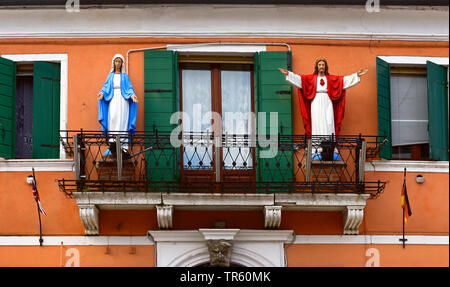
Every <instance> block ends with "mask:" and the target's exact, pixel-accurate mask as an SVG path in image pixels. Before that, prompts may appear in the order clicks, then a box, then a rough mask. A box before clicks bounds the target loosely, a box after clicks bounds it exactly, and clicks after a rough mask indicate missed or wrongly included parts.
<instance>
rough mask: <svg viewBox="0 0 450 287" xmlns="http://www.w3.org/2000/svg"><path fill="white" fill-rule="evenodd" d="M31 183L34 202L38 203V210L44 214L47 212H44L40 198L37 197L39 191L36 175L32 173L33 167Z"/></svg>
mask: <svg viewBox="0 0 450 287" xmlns="http://www.w3.org/2000/svg"><path fill="white" fill-rule="evenodd" d="M32 185H33V196H34V200H36V202H37V205H38V208H39V212H41V213H42V214H45V215H46V214H47V213H45V210H44V209H43V208H42V205H41V199H40V198H39V191H38V189H37V184H36V177H35V175H34V169H33V182H32Z"/></svg>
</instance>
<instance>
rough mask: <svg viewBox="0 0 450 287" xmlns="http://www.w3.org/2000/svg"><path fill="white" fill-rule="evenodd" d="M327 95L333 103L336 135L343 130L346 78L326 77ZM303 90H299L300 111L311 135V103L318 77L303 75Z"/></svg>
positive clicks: (307, 131) (306, 129)
mask: <svg viewBox="0 0 450 287" xmlns="http://www.w3.org/2000/svg"><path fill="white" fill-rule="evenodd" d="M326 78H327V93H328V97H329V98H330V100H331V101H332V103H333V111H334V129H335V135H338V134H339V131H340V130H341V125H342V120H343V119H344V110H345V90H344V89H343V87H344V76H332V75H326ZM301 81H302V88H301V89H298V98H299V101H300V111H301V114H302V118H303V125H304V127H305V131H306V134H308V135H311V102H312V101H313V100H314V97H315V96H316V91H317V75H302V76H301Z"/></svg>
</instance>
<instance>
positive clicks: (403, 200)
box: [401, 170, 412, 223]
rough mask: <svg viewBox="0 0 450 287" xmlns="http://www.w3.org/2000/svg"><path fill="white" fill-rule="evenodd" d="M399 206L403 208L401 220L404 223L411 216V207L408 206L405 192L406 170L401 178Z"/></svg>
mask: <svg viewBox="0 0 450 287" xmlns="http://www.w3.org/2000/svg"><path fill="white" fill-rule="evenodd" d="M401 206H402V208H403V220H404V221H405V223H406V222H407V221H408V217H409V216H411V215H412V212H411V207H410V206H409V200H408V192H407V190H406V170H405V177H404V178H403V187H402V198H401Z"/></svg>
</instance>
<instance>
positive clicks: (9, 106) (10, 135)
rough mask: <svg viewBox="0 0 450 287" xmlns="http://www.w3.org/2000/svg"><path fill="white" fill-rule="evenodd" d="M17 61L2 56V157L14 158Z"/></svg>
mask: <svg viewBox="0 0 450 287" xmlns="http://www.w3.org/2000/svg"><path fill="white" fill-rule="evenodd" d="M15 109H16V63H14V62H13V61H11V60H7V59H5V58H0V157H4V158H14V145H15V138H14V137H15Z"/></svg>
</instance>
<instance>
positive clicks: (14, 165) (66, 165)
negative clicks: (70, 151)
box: [0, 159, 74, 171]
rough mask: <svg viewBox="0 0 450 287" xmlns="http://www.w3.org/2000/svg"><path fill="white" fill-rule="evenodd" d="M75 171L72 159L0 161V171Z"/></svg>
mask: <svg viewBox="0 0 450 287" xmlns="http://www.w3.org/2000/svg"><path fill="white" fill-rule="evenodd" d="M33 167H34V170H35V171H74V162H73V160H72V159H42V160H39V159H7V160H0V171H32V168H33Z"/></svg>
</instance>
